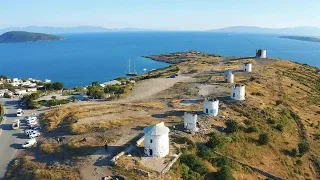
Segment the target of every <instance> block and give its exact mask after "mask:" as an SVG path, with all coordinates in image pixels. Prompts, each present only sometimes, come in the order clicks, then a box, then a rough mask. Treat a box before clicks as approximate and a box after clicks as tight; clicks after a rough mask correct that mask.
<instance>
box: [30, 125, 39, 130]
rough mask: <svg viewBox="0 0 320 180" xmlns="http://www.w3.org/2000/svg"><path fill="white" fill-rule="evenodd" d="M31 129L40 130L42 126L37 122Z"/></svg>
mask: <svg viewBox="0 0 320 180" xmlns="http://www.w3.org/2000/svg"><path fill="white" fill-rule="evenodd" d="M30 129H32V130H35V131H40V130H41V126H39V125H38V124H35V125H34V126H33V127H30Z"/></svg>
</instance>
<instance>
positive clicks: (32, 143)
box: [21, 138, 37, 148]
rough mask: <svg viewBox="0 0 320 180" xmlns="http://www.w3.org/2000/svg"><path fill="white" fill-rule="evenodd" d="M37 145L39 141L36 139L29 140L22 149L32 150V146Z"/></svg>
mask: <svg viewBox="0 0 320 180" xmlns="http://www.w3.org/2000/svg"><path fill="white" fill-rule="evenodd" d="M35 145H37V140H36V139H34V138H33V139H29V140H28V141H26V142H25V143H23V144H22V145H21V147H22V148H30V147H32V146H35Z"/></svg>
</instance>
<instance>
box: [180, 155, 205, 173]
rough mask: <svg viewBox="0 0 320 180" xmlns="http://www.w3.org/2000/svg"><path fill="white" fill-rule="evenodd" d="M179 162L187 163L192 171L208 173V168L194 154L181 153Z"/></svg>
mask: <svg viewBox="0 0 320 180" xmlns="http://www.w3.org/2000/svg"><path fill="white" fill-rule="evenodd" d="M180 162H181V163H183V164H185V165H187V166H188V167H189V168H190V169H192V171H194V172H196V173H199V174H201V175H204V174H206V173H208V168H207V167H206V166H205V164H204V163H203V162H202V161H201V160H200V159H199V158H198V157H197V156H196V155H194V154H182V156H181V157H180Z"/></svg>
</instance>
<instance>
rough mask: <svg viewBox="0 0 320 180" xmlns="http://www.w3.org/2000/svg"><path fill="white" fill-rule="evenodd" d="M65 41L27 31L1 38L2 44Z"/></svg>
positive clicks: (9, 33)
mask: <svg viewBox="0 0 320 180" xmlns="http://www.w3.org/2000/svg"><path fill="white" fill-rule="evenodd" d="M63 39H65V38H63V37H59V36H55V35H50V34H43V33H32V32H25V31H10V32H6V33H4V34H2V35H1V36H0V43H18V42H36V41H54V40H63Z"/></svg>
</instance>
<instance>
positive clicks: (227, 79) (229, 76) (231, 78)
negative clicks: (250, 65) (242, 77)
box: [224, 70, 234, 83]
mask: <svg viewBox="0 0 320 180" xmlns="http://www.w3.org/2000/svg"><path fill="white" fill-rule="evenodd" d="M224 80H225V82H227V83H233V81H234V74H233V72H232V70H227V71H225V72H224Z"/></svg>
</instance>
